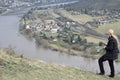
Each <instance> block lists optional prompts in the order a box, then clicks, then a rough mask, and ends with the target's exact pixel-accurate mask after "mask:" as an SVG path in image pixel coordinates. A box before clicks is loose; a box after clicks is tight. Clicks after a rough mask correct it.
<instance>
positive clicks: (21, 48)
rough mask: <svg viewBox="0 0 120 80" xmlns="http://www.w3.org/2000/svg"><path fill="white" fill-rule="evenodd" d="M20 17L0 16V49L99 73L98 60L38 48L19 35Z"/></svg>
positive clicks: (107, 69)
mask: <svg viewBox="0 0 120 80" xmlns="http://www.w3.org/2000/svg"><path fill="white" fill-rule="evenodd" d="M19 20H20V17H18V16H17V15H9V16H8V15H7V16H0V48H9V47H12V48H13V49H14V50H15V51H16V52H17V54H19V55H20V54H23V55H24V56H25V57H28V58H31V59H37V60H42V61H45V62H49V63H56V64H62V65H66V66H70V67H75V68H79V69H83V70H87V71H91V72H94V73H97V72H99V66H98V62H97V61H98V60H97V59H91V58H84V57H81V56H73V55H68V54H66V53H60V52H56V51H52V50H49V49H47V50H46V49H44V48H38V47H37V46H36V44H35V40H34V39H31V40H30V39H27V38H26V37H24V36H23V35H21V34H20V33H19V31H18V29H19ZM104 64H105V71H106V72H107V74H109V71H110V70H109V66H108V63H107V62H105V63H104ZM115 69H116V74H117V73H120V63H115Z"/></svg>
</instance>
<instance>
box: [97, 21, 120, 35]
mask: <svg viewBox="0 0 120 80" xmlns="http://www.w3.org/2000/svg"><path fill="white" fill-rule="evenodd" d="M109 29H113V30H114V32H115V33H116V34H118V35H120V20H118V22H113V23H108V24H104V25H102V26H99V28H97V29H96V31H98V32H99V33H101V34H105V33H106V32H108V30H109Z"/></svg>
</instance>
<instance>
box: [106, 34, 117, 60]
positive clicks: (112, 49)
mask: <svg viewBox="0 0 120 80" xmlns="http://www.w3.org/2000/svg"><path fill="white" fill-rule="evenodd" d="M105 50H106V54H105V55H104V57H105V58H106V59H109V60H115V59H117V58H118V53H119V49H118V44H117V41H116V39H115V38H114V37H112V36H111V37H109V38H108V43H107V45H106V47H105Z"/></svg>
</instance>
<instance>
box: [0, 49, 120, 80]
mask: <svg viewBox="0 0 120 80" xmlns="http://www.w3.org/2000/svg"><path fill="white" fill-rule="evenodd" d="M88 79H89V80H93V79H95V80H101V79H102V80H110V78H109V77H107V76H98V75H96V74H95V73H92V72H87V71H83V70H79V69H75V68H72V67H67V66H64V65H57V64H52V63H46V62H43V61H36V60H30V59H27V58H24V57H23V56H22V55H21V56H17V55H15V53H14V52H13V51H12V50H7V51H6V50H3V49H1V50H0V80H88ZM111 80H112V79H111ZM114 80H119V75H117V76H116V77H115V78H114Z"/></svg>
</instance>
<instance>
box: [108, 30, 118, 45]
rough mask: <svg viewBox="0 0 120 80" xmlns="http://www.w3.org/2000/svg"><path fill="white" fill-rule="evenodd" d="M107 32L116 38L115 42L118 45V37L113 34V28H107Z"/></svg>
mask: <svg viewBox="0 0 120 80" xmlns="http://www.w3.org/2000/svg"><path fill="white" fill-rule="evenodd" d="M108 32H109V33H110V35H111V36H112V37H114V38H115V39H116V41H117V44H118V45H119V39H118V37H117V36H116V35H115V34H114V31H113V29H109V31H108Z"/></svg>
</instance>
